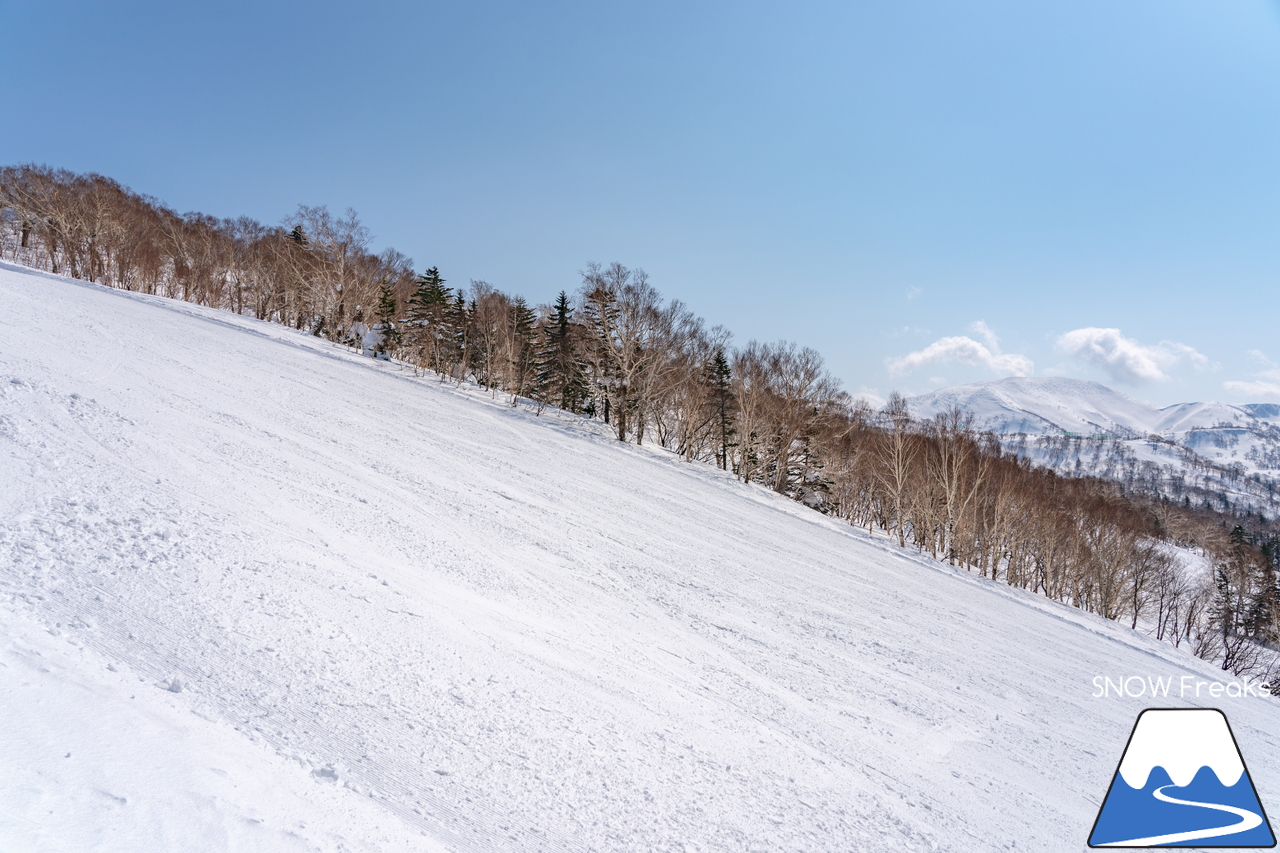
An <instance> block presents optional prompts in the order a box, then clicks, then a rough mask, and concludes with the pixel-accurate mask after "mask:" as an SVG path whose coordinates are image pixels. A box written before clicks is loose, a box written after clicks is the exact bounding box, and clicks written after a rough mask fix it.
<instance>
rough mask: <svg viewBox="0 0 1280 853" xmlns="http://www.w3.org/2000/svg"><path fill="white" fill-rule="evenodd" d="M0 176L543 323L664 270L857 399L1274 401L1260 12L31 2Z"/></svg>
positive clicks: (16, 11) (1264, 28) (12, 9)
mask: <svg viewBox="0 0 1280 853" xmlns="http://www.w3.org/2000/svg"><path fill="white" fill-rule="evenodd" d="M4 21H5V23H4V26H3V27H2V28H0V72H3V79H5V80H6V81H7V85H6V87H5V93H4V101H3V106H2V107H0V110H2V113H0V114H2V115H3V116H4V119H3V121H2V122H0V163H6V164H11V163H19V162H28V161H34V162H40V163H47V164H49V165H53V166H60V167H65V168H69V169H73V170H76V171H96V172H100V173H102V174H106V175H110V176H112V177H114V178H116V179H118V180H120V181H121V182H123V183H125V184H126V185H128V186H130V187H132V188H133V189H135V190H137V191H139V192H143V193H148V194H151V195H154V196H156V197H158V198H160V199H162V200H163V201H165V202H167V203H168V204H169V205H171V206H173V207H175V208H177V209H179V210H199V211H202V212H206V213H210V214H213V215H217V216H235V215H242V214H246V215H250V216H254V217H256V218H258V219H261V220H263V221H267V222H277V221H280V220H281V219H282V218H283V217H285V216H286V215H287V214H288V213H290V212H291V211H292V210H293V209H294V208H295V206H296V205H297V204H299V203H304V204H326V205H328V206H329V207H330V208H332V209H334V210H338V211H340V210H343V209H345V208H347V207H352V208H355V209H356V210H357V211H358V212H359V214H360V217H361V219H362V220H363V221H364V222H365V223H366V224H367V225H368V226H369V227H370V228H371V229H372V230H373V232H374V233H375V234H376V235H377V242H378V246H379V247H381V246H388V245H389V246H394V247H395V248H397V249H399V250H400V251H402V252H405V253H406V254H408V255H410V256H412V257H413V258H414V259H415V261H416V263H417V265H418V266H419V267H420V268H424V267H426V266H430V265H435V266H438V267H439V268H440V269H441V271H442V273H443V274H444V275H445V277H446V278H447V279H449V283H450V284H453V285H458V284H465V283H466V282H467V281H468V280H469V279H482V280H485V281H488V282H489V283H491V284H493V285H495V286H497V287H500V288H502V289H504V290H508V291H510V292H514V293H520V294H523V295H525V296H526V297H527V298H529V299H530V300H531V301H534V302H545V301H549V300H551V299H552V298H553V297H554V295H555V293H557V292H558V291H559V290H561V289H567V290H569V291H571V292H572V291H573V290H574V289H575V288H576V286H577V284H578V281H579V278H578V274H577V273H578V270H580V269H582V268H583V267H584V266H585V265H586V264H587V263H588V262H590V261H599V262H603V263H608V262H610V261H614V260H617V261H621V262H622V263H624V264H627V265H628V266H639V267H643V268H644V269H645V270H647V271H648V273H649V275H650V278H651V281H652V282H653V283H654V284H655V286H657V287H658V288H659V289H660V290H661V291H662V292H663V293H664V294H666V295H667V296H668V297H674V298H679V299H682V300H683V301H685V302H686V303H688V304H689V305H690V306H691V307H692V308H693V309H694V310H695V311H697V312H698V313H700V314H701V315H702V316H704V317H705V318H706V319H707V320H708V321H709V322H711V323H719V324H723V325H725V326H727V327H728V328H729V329H731V330H732V331H733V332H734V333H735V337H736V340H737V341H739V342H745V341H747V340H748V339H750V338H759V339H768V340H776V339H789V340H795V341H798V342H800V343H801V344H804V345H808V346H812V347H814V348H816V349H818V350H819V351H821V352H822V353H823V354H824V355H825V356H826V358H827V361H828V364H829V365H830V367H831V369H832V371H833V372H834V373H835V374H836V375H838V376H840V377H841V378H842V379H843V380H844V382H845V386H846V387H847V388H848V389H849V390H851V391H854V392H858V391H859V390H860V389H864V388H865V389H870V391H871V392H873V393H874V394H878V395H880V396H884V395H887V393H888V392H889V391H890V390H891V389H898V390H901V391H904V392H907V393H913V392H921V391H925V390H930V389H932V388H935V387H940V386H941V385H949V384H957V383H960V382H967V381H976V380H980V379H989V378H997V377H999V376H1002V375H1009V374H1012V373H1030V374H1032V375H1068V376H1076V377H1080V378H1089V379H1098V380H1101V381H1104V382H1107V383H1108V384H1112V385H1113V386H1115V387H1117V388H1120V389H1122V390H1125V391H1127V392H1129V393H1133V394H1135V395H1136V396H1140V397H1144V398H1146V399H1149V400H1152V401H1153V402H1156V403H1159V404H1167V403H1172V402H1176V401H1182V400H1195V399H1221V400H1227V401H1231V402H1248V401H1254V400H1280V366H1277V365H1280V337H1278V336H1277V321H1280V288H1277V287H1276V279H1277V273H1278V272H1280V15H1278V14H1277V7H1276V6H1275V4H1274V3H1270V2H1261V0H1257V1H1256V2H1255V0H1203V2H1184V1H1183V0H1105V2H1101V0H1098V1H1097V2H1095V0H1077V2H1073V3H1061V2H1055V3H1048V2H1040V1H1039V0H1007V2H991V1H990V0H972V2H968V3H964V4H961V3H954V2H933V0H903V1H902V2H896V1H895V2H892V3H884V2H850V0H845V2H839V3H789V4H760V3H751V2H736V3H714V2H707V3H699V4H690V3H668V2H654V1H653V0H650V2H645V3H635V2H633V3H622V2H605V0H596V2H590V3H588V2H582V3H570V2H542V3H504V2H484V0H480V2H466V3H461V2H459V3H451V4H441V3H394V2H367V3H363V4H333V3H326V2H309V3H294V2H278V3H267V4H262V3H240V2H222V3H205V4H173V3H158V2H129V0H122V2H116V3H112V4H101V3H86V2H66V1H65V0H42V2H39V3H25V4H6V8H5V10H4Z"/></svg>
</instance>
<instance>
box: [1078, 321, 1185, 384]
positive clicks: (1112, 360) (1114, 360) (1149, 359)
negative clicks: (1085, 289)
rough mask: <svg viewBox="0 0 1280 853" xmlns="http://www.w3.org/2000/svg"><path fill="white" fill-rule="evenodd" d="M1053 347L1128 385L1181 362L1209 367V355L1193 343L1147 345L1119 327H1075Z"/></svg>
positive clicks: (1161, 375) (1160, 376) (1161, 376)
mask: <svg viewBox="0 0 1280 853" xmlns="http://www.w3.org/2000/svg"><path fill="white" fill-rule="evenodd" d="M1057 348H1058V349H1059V350H1061V351H1062V352H1065V353H1067V354H1068V355H1073V356H1075V357H1076V358H1078V359H1080V360H1081V361H1086V362H1088V363H1090V364H1092V365H1095V366H1097V367H1101V368H1102V369H1103V370H1105V371H1107V373H1109V374H1110V375H1111V378H1112V379H1114V380H1116V381H1118V382H1126V383H1129V384H1131V385H1141V384H1143V383H1145V382H1164V381H1165V380H1167V379H1168V378H1169V371H1170V370H1172V369H1173V368H1174V367H1177V366H1178V365H1179V364H1182V363H1183V362H1187V363H1189V364H1190V365H1191V366H1192V367H1193V368H1195V369H1196V370H1197V371H1201V370H1206V369H1208V368H1209V367H1210V365H1209V359H1208V358H1206V357H1205V356H1204V355H1202V354H1201V353H1199V352H1197V351H1196V350H1195V348H1194V347H1189V346H1187V345H1186V344H1180V343H1176V342H1174V341H1161V342H1160V343H1159V344H1156V345H1155V346H1147V345H1144V344H1140V343H1138V342H1137V341H1135V340H1134V339H1133V338H1126V337H1125V336H1124V335H1122V334H1121V333H1120V330H1119V329H1098V328H1093V327H1090V328H1087V329H1076V330H1075V331H1072V332H1067V333H1066V334H1065V335H1062V336H1061V337H1059V338H1058V342H1057Z"/></svg>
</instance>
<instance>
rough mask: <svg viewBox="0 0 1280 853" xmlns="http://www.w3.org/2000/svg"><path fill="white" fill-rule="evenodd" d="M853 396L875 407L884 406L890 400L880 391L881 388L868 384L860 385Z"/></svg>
mask: <svg viewBox="0 0 1280 853" xmlns="http://www.w3.org/2000/svg"><path fill="white" fill-rule="evenodd" d="M851 396H852V397H853V399H855V400H862V401H863V402H865V403H866V404H867V405H868V406H870V407H871V408H873V409H879V408H882V407H883V406H884V404H885V403H887V402H888V401H889V399H888V398H887V397H885V396H884V395H883V394H881V393H880V389H878V388H868V387H867V386H866V385H863V386H861V387H859V388H858V390H857V391H855V392H854V393H853V394H852V395H851Z"/></svg>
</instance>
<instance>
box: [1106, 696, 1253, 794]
mask: <svg viewBox="0 0 1280 853" xmlns="http://www.w3.org/2000/svg"><path fill="white" fill-rule="evenodd" d="M1156 767H1163V768H1164V769H1165V771H1166V772H1167V773H1168V774H1169V778H1170V779H1171V780H1172V781H1173V784H1175V785H1177V786H1178V787H1180V788H1181V787H1185V786H1187V785H1190V784H1191V781H1192V780H1193V779H1194V778H1195V775H1196V773H1197V772H1198V771H1199V770H1200V768H1201V767H1208V768H1209V769H1210V770H1212V771H1213V772H1214V774H1215V775H1217V777H1218V781H1219V782H1221V783H1222V784H1223V785H1225V786H1227V787H1228V788H1229V787H1231V786H1232V785H1235V784H1236V783H1237V782H1239V781H1240V777H1241V776H1242V775H1244V762H1243V761H1242V760H1241V759H1240V751H1239V749H1237V748H1236V742H1235V739H1234V738H1233V737H1232V736H1231V729H1230V728H1228V727H1227V718H1226V717H1224V716H1223V714H1222V712H1221V711H1218V710H1215V709H1212V708H1204V709H1201V708H1196V709H1177V710H1166V709H1154V710H1148V711H1144V712H1143V713H1142V716H1141V717H1139V718H1138V725H1137V726H1135V727H1134V730H1133V736H1132V737H1131V738H1130V739H1129V746H1128V748H1127V749H1126V750H1125V753H1124V760H1123V761H1121V762H1120V775H1121V776H1123V777H1124V781H1125V784H1126V785H1128V786H1129V787H1130V788H1135V789H1141V788H1144V787H1146V784H1147V777H1148V776H1150V775H1151V771H1152V770H1154V769H1155V768H1156Z"/></svg>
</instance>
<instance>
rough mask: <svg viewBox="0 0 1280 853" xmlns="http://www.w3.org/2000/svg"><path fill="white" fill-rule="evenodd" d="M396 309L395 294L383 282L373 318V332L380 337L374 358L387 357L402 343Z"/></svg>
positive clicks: (402, 337)
mask: <svg viewBox="0 0 1280 853" xmlns="http://www.w3.org/2000/svg"><path fill="white" fill-rule="evenodd" d="M398 308H399V306H398V305H397V304H396V295H395V293H393V292H392V290H391V288H390V287H388V286H387V284H386V283H385V282H383V284H382V287H381V288H380V289H379V290H378V311H377V314H376V315H375V318H374V319H375V320H376V321H377V323H376V325H375V326H374V330H375V331H377V332H378V334H379V337H380V340H379V342H378V349H377V352H375V353H374V356H375V357H377V356H379V355H386V356H388V357H389V356H390V354H391V353H392V352H394V351H395V350H396V349H397V348H399V346H400V344H401V343H403V339H404V336H403V334H402V332H401V331H400V327H399V326H398V325H397V324H396V314H397V313H399V311H398Z"/></svg>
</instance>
